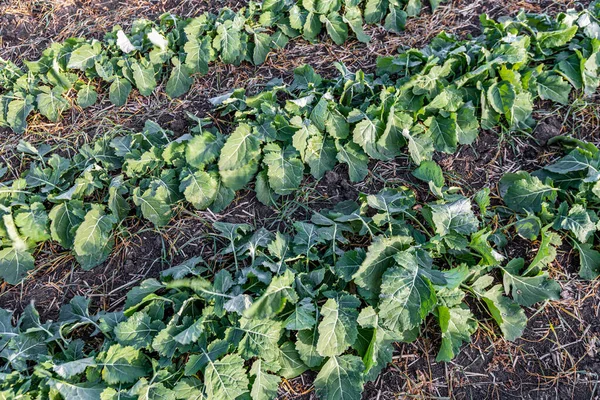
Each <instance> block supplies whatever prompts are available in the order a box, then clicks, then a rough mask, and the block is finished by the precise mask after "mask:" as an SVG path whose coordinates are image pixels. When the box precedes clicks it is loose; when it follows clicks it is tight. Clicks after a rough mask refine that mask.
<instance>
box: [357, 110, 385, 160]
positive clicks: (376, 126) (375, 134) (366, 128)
mask: <svg viewBox="0 0 600 400" xmlns="http://www.w3.org/2000/svg"><path fill="white" fill-rule="evenodd" d="M384 130H385V124H384V123H383V122H382V121H381V120H379V119H376V120H371V119H370V118H365V119H363V120H362V121H360V122H359V123H358V124H356V126H355V127H354V131H353V133H352V139H353V141H354V143H356V144H358V145H359V146H361V147H362V148H363V150H364V151H365V153H367V154H368V155H369V156H370V157H371V158H375V159H377V160H386V159H388V157H387V156H386V155H385V154H383V153H382V152H381V151H380V149H379V146H378V145H377V141H378V140H379V137H380V136H381V135H382V134H383V131H384Z"/></svg>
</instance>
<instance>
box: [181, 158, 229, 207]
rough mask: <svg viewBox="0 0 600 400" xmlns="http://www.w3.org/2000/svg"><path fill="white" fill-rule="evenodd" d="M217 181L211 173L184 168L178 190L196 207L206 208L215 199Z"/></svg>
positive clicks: (217, 186) (217, 187)
mask: <svg viewBox="0 0 600 400" xmlns="http://www.w3.org/2000/svg"><path fill="white" fill-rule="evenodd" d="M218 189H219V182H218V181H217V178H216V177H215V176H214V175H213V174H209V173H208V172H204V171H192V170H191V169H189V168H185V169H184V170H183V171H182V174H181V184H180V185H179V191H180V192H182V193H183V194H184V196H185V199H186V200H187V201H189V202H190V203H191V204H192V205H193V206H194V207H195V208H196V209H198V210H206V209H207V208H208V207H209V206H210V205H211V204H212V203H213V202H214V201H215V199H216V196H217V192H218Z"/></svg>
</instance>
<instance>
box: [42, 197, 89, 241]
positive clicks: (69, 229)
mask: <svg viewBox="0 0 600 400" xmlns="http://www.w3.org/2000/svg"><path fill="white" fill-rule="evenodd" d="M48 216H49V217H50V220H51V221H52V222H51V223H50V233H51V235H52V239H53V240H56V241H57V242H58V243H60V245H61V246H62V247H64V248H65V249H70V248H71V247H73V241H74V240H75V231H76V230H77V228H78V227H79V224H81V222H83V219H84V218H85V211H84V210H83V203H81V202H78V201H69V202H66V203H61V204H57V205H55V206H54V207H52V210H50V214H49V215H48Z"/></svg>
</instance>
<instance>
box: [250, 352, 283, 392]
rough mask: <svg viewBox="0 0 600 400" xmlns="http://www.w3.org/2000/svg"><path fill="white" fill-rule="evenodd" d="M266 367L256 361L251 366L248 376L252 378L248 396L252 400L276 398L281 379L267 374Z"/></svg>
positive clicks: (263, 363) (262, 362)
mask: <svg viewBox="0 0 600 400" xmlns="http://www.w3.org/2000/svg"><path fill="white" fill-rule="evenodd" d="M266 368H268V366H267V365H266V364H265V362H264V361H262V360H261V359H258V360H256V361H254V364H252V368H251V369H250V376H254V382H253V383H252V391H251V392H250V395H251V396H252V399H253V400H271V399H274V398H276V397H277V389H279V383H280V382H281V378H280V377H278V376H277V375H273V374H269V373H268V372H267V369H266Z"/></svg>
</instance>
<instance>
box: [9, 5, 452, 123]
mask: <svg viewBox="0 0 600 400" xmlns="http://www.w3.org/2000/svg"><path fill="white" fill-rule="evenodd" d="M442 1H443V0H430V2H429V3H430V6H431V8H432V9H433V10H435V8H437V6H438V5H439V3H441V2H442ZM421 7H422V2H421V0H365V1H362V0H343V1H342V0H302V1H291V0H286V1H280V0H266V1H263V2H261V3H256V2H253V1H250V2H249V3H248V5H247V7H243V8H242V9H240V10H239V11H237V12H235V11H233V10H231V9H229V8H223V9H221V10H220V11H219V12H218V13H217V15H214V14H212V13H208V12H206V13H204V14H202V15H200V16H198V17H194V18H181V17H178V16H174V15H171V14H164V15H163V16H161V17H160V19H159V20H158V21H156V22H153V21H149V20H147V19H139V20H136V21H134V22H133V24H132V27H131V31H130V33H129V35H127V34H125V32H124V31H123V30H122V28H121V27H120V26H115V27H114V28H113V30H112V31H111V32H110V33H108V34H106V36H105V37H104V39H103V40H102V41H98V40H94V39H85V38H71V39H68V40H66V41H64V42H63V43H52V45H51V46H49V47H48V48H47V49H45V50H44V51H43V52H42V56H41V57H40V58H39V59H38V60H35V61H24V64H25V65H24V68H19V67H18V66H17V65H15V64H14V63H13V62H11V61H8V60H3V59H2V58H0V127H1V126H6V127H10V128H11V129H12V130H13V131H14V132H17V133H22V132H24V130H25V129H26V127H27V117H28V115H29V114H30V113H32V112H34V111H35V112H39V113H40V114H41V115H43V116H44V117H46V118H48V119H49V120H51V121H57V120H58V119H59V118H60V117H61V115H62V114H63V112H64V111H66V110H68V109H70V108H71V107H73V106H74V105H77V106H78V107H81V108H86V107H89V106H91V105H93V104H95V103H96V101H97V99H98V91H99V89H100V88H102V90H104V87H108V97H109V99H110V101H111V102H112V103H113V104H115V105H119V106H120V105H123V104H125V102H126V101H127V98H128V96H129V94H130V92H131V91H132V90H133V89H134V88H135V89H137V91H138V92H139V94H141V95H143V96H149V95H150V94H151V93H153V92H154V90H155V88H156V87H157V85H158V84H159V83H161V82H163V81H164V82H165V86H164V90H165V91H166V93H167V94H168V95H169V96H171V97H179V96H181V95H183V94H185V93H186V92H187V91H188V90H189V89H190V87H191V85H192V83H193V76H194V75H196V74H206V73H207V72H208V68H209V64H210V63H211V62H213V61H220V62H223V63H226V64H234V65H238V64H240V63H242V62H250V63H254V64H256V65H258V64H262V63H263V62H264V61H265V59H266V58H267V55H268V53H269V52H270V51H272V50H277V49H281V48H283V47H285V46H286V44H287V43H288V41H289V40H290V39H293V38H296V37H302V38H304V39H306V40H309V41H314V40H316V39H317V38H318V36H319V34H320V33H321V31H323V32H327V34H328V35H329V37H330V38H331V39H332V40H333V41H334V42H335V43H336V44H338V45H341V44H343V43H345V42H346V40H347V39H348V35H349V34H352V33H354V35H356V39H358V40H359V41H361V42H369V40H370V37H369V36H368V35H367V34H365V32H364V31H363V24H365V23H366V24H370V25H375V24H380V23H383V25H384V27H385V28H386V29H387V30H389V31H394V32H400V31H401V30H403V29H404V24H405V21H406V18H407V17H408V16H414V15H418V14H419V13H420V11H421Z"/></svg>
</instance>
